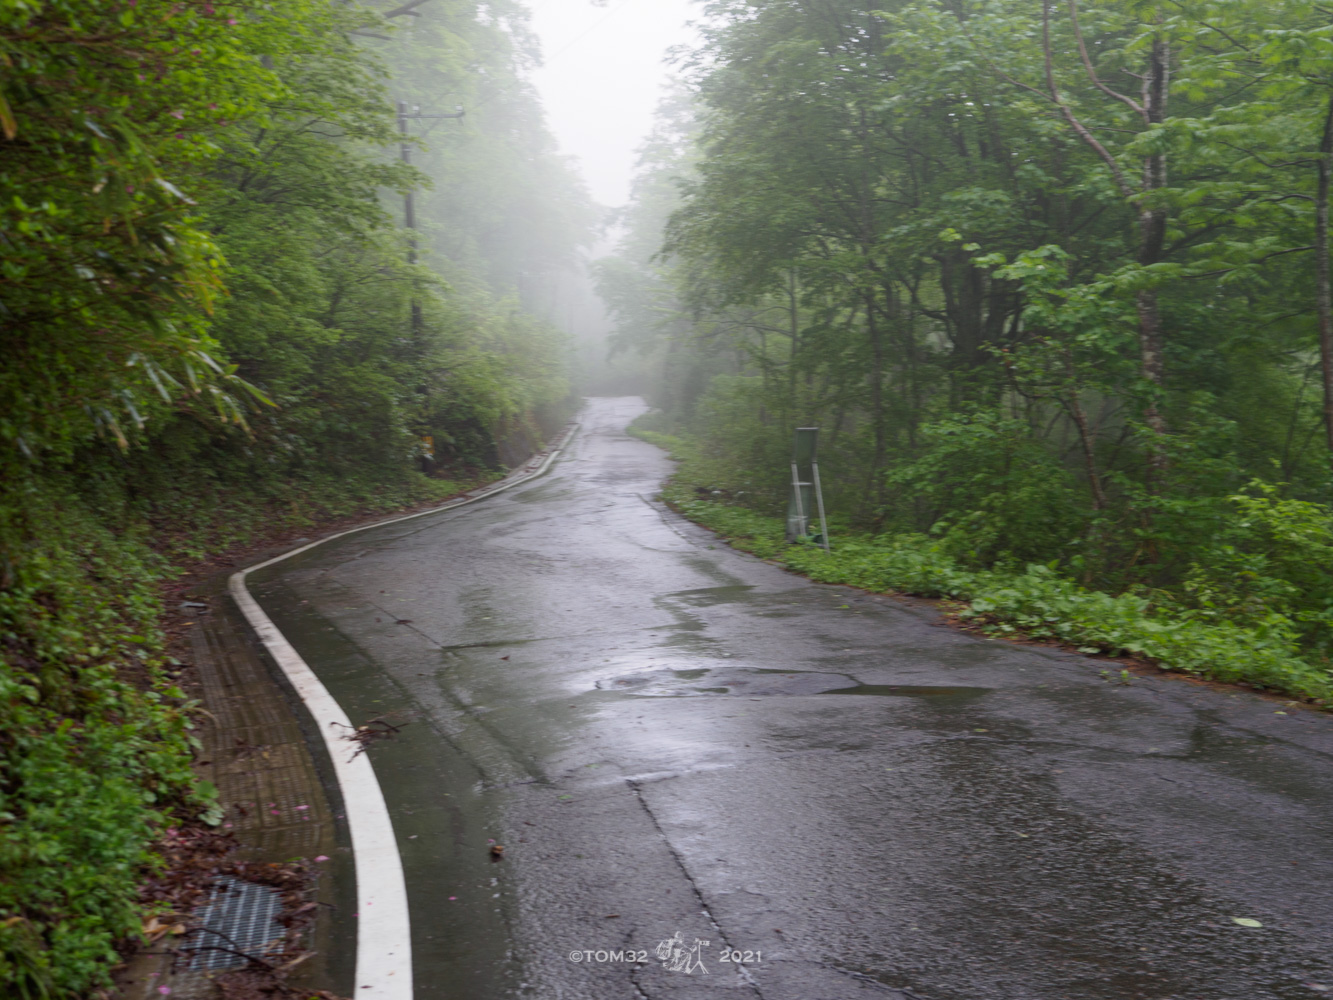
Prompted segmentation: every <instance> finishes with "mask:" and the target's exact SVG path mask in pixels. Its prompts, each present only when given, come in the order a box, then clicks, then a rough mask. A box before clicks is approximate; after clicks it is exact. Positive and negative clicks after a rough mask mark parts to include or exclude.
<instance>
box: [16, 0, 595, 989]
mask: <svg viewBox="0 0 1333 1000" xmlns="http://www.w3.org/2000/svg"><path fill="white" fill-rule="evenodd" d="M407 8H411V12H412V13H414V14H415V15H416V16H415V17H411V18H406V11H405V9H404V8H402V7H400V6H399V5H391V4H382V5H380V8H379V9H378V10H376V9H372V7H367V6H357V5H347V4H332V5H331V4H327V3H316V2H306V0H283V2H281V3H277V4H271V5H255V4H250V3H241V2H229V0H209V2H205V0H137V2H136V0H121V2H116V0H112V2H91V0H40V2H39V0H32V2H28V0H17V2H11V3H6V4H0V61H2V62H3V65H4V72H3V79H0V302H2V303H3V304H2V305H0V325H3V329H4V335H3V338H2V339H0V994H3V995H4V996H6V997H21V998H25V1000H35V998H43V1000H45V998H58V997H74V996H84V995H87V994H88V993H89V992H90V991H93V990H96V989H100V988H102V987H105V986H106V985H107V984H108V983H109V979H108V970H109V968H110V967H111V965H112V964H113V963H114V962H115V961H117V948H118V946H119V945H120V944H122V943H124V942H131V941H134V940H136V939H137V938H138V937H139V936H140V928H141V926H142V923H143V920H144V914H143V913H142V912H141V911H140V910H139V908H138V906H137V904H136V894H137V890H138V886H139V884H140V882H141V881H142V880H143V878H144V877H145V874H146V872H147V871H148V868H149V867H151V866H152V865H154V864H155V863H156V862H155V860H154V858H153V856H152V851H151V844H152V843H153V841H154V840H155V839H156V838H158V837H159V836H160V835H161V833H162V831H163V829H164V828H165V827H166V825H168V824H170V823H173V822H177V821H180V820H183V819H195V818H198V817H203V818H204V819H206V820H207V819H211V818H215V817H216V814H217V810H216V809H215V808H214V802H213V798H214V797H215V792H214V791H213V790H212V789H211V788H209V787H208V786H200V785H198V784H197V783H196V782H195V780H194V778H193V776H192V773H191V770H190V760H191V756H192V752H193V747H194V746H195V743H194V739H193V736H192V734H191V728H192V726H193V725H194V720H195V719H196V718H197V713H196V712H195V706H193V705H191V704H190V703H188V702H187V701H186V700H185V699H184V696H183V694H182V692H181V691H180V690H179V689H178V688H176V687H175V686H174V684H173V681H172V673H173V670H172V668H173V663H172V662H171V661H170V660H169V658H168V657H167V656H166V654H165V651H164V639H163V634H162V632H161V630H160V628H159V626H158V619H159V613H160V606H159V601H160V597H159V594H160V586H161V583H162V581H163V580H165V579H168V578H170V576H171V575H172V573H173V572H174V570H173V567H174V566H177V565H180V564H182V563H186V562H193V561H197V560H199V559H202V558H204V557H206V556H208V555H210V554H214V553H218V552H220V551H224V550H226V549H229V548H233V547H236V546H243V545H246V544H249V543H252V542H254V541H256V540H262V539H263V538H265V537H268V536H271V535H272V534H273V533H274V532H275V531H281V530H283V529H291V528H301V527H306V526H313V525H318V524H319V523H321V522H323V521H326V520H328V519H330V518H337V517H346V516H349V515H354V514H366V513H370V512H374V511H379V510H388V509H392V508H394V507H398V506H402V505H405V504H411V503H417V502H421V501H426V500H430V499H433V498H440V497H444V496H448V495H450V494H452V493H455V492H458V491H459V490H460V489H462V488H463V487H464V486H466V485H470V484H471V483H472V482H474V481H476V480H477V479H478V478H485V477H488V476H493V475H495V474H497V473H498V471H499V470H500V468H501V466H502V464H503V461H504V459H505V457H506V456H516V455H521V454H523V453H524V449H526V448H531V447H535V446H537V444H538V443H539V442H540V440H541V439H542V438H543V437H544V436H546V435H547V434H548V433H550V432H551V431H553V430H554V429H555V428H556V427H557V426H558V425H559V424H560V423H561V422H563V420H564V419H565V417H566V415H567V414H568V412H569V411H570V409H571V407H572V400H571V398H570V381H569V373H568V371H567V370H566V364H565V347H564V344H563V340H562V334H561V333H560V332H559V331H558V330H557V329H556V328H555V327H554V326H553V325H552V324H551V323H550V322H549V321H548V319H547V318H546V316H545V314H544V312H543V311H542V308H540V303H541V302H543V301H546V300H549V299H550V298H551V294H550V292H551V289H552V288H553V287H554V286H555V284H556V283H558V282H559V281H560V280H563V279H562V277H561V276H562V275H563V274H564V273H566V272H567V271H568V270H569V268H570V267H571V266H572V265H573V262H574V261H575V260H576V259H577V254H578V252H579V247H580V245H581V244H582V243H583V242H584V241H585V240H586V238H587V234H588V229H589V225H590V223H591V222H592V220H593V207H592V206H591V205H590V203H589V202H588V199H587V197H586V195H585V194H584V193H583V191H582V189H581V187H580V185H579V183H578V182H577V180H576V179H575V178H574V177H573V176H572V174H571V173H570V172H569V171H568V169H567V168H566V167H565V166H564V165H563V164H562V163H561V162H560V161H558V160H557V159H556V158H555V157H554V155H553V153H552V152H551V147H552V143H551V140H550V138H549V136H548V134H547V133H546V131H545V128H544V126H543V124H542V117H541V111H540V107H539V106H538V104H537V102H536V100H535V97H534V96H533V95H532V93H531V92H530V91H529V89H528V88H527V87H526V85H525V84H524V83H523V82H522V80H521V76H520V70H521V67H522V66H523V65H524V64H525V63H526V62H527V61H528V60H530V59H531V58H532V53H531V51H530V49H531V42H530V39H529V38H528V36H527V33H526V29H525V25H524V13H523V10H522V8H521V7H519V6H518V5H515V4H507V3H502V4H473V3H452V4H430V3H417V4H408V5H407ZM405 19H406V20H411V21H412V22H413V30H412V31H411V32H404V31H403V30H402V29H401V27H400V25H401V24H402V23H403V21H404V20H405ZM372 46H373V47H374V50H373V51H372V48H371V47H372ZM391 66H392V67H393V69H394V73H393V74H391V73H390V72H389V69H388V68H389V67H391ZM409 73H410V76H409V75H408V74H409ZM427 95H429V96H427ZM397 99H402V100H405V101H407V102H409V103H410V104H412V105H415V104H421V105H426V106H425V107H423V112H427V111H440V112H445V111H448V112H452V111H453V109H454V106H455V105H461V106H464V107H465V108H466V109H468V110H469V111H470V112H471V113H470V114H469V115H468V116H467V117H465V118H462V119H455V120H439V121H436V122H435V125H437V126H440V127H439V128H436V129H435V130H434V131H429V129H428V128H427V126H428V125H429V123H428V122H426V120H424V119H422V120H419V121H415V122H414V123H413V128H412V132H413V136H412V138H411V139H410V140H409V142H410V143H411V144H412V146H413V149H414V153H415V157H416V162H417V163H418V164H420V165H421V166H423V167H425V168H426V171H428V173H427V172H423V171H420V170H417V169H415V168H413V167H409V166H407V165H405V164H403V163H402V162H401V158H400V155H399V148H398V143H399V135H398V123H397V121H396V119H395V114H394V105H395V101H396V100H397ZM428 102H429V103H428ZM438 102H447V106H443V107H435V106H433V105H434V104H436V103H438ZM501 179H502V180H501ZM432 182H433V183H434V189H433V192H432V193H430V194H425V193H424V192H426V191H428V190H430V189H431V185H432ZM501 182H502V183H503V185H504V187H505V190H506V191H507V194H506V196H505V197H503V198H502V197H497V196H496V194H497V192H496V191H495V186H496V185H497V184H500V183H501ZM409 190H415V191H416V192H417V199H418V202H417V222H418V226H419V227H420V229H419V234H418V236H417V238H416V241H415V245H414V243H413V241H411V240H410V239H409V237H408V235H407V234H406V233H405V232H404V230H403V228H402V227H401V225H400V221H399V220H400V219H401V213H402V205H403V197H404V195H405V194H406V193H407V192H408V191H409ZM488 191H489V192H490V195H489V196H488V195H487V192H488ZM510 460H513V459H512V457H511V459H510Z"/></svg>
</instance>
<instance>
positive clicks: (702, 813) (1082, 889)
mask: <svg viewBox="0 0 1333 1000" xmlns="http://www.w3.org/2000/svg"><path fill="white" fill-rule="evenodd" d="M642 408H643V407H642V404H641V403H640V402H639V401H638V400H635V399H614V400H605V399H601V400H592V401H590V403H589V406H588V408H587V409H586V410H585V412H584V414H583V415H582V417H581V420H582V422H583V428H582V430H581V432H580V433H579V435H578V436H577V438H576V439H575V441H574V442H573V443H572V445H571V446H570V448H569V449H568V451H567V452H566V455H565V456H564V457H563V458H562V460H561V461H560V462H559V463H558V464H557V465H556V466H555V467H554V469H553V471H552V472H551V474H550V475H548V476H547V477H545V478H544V479H541V480H538V481H536V482H534V483H532V484H529V485H526V486H523V487H519V488H517V489H516V490H514V491H512V492H509V493H507V494H504V495H502V496H500V497H497V498H494V499H492V500H489V501H487V502H486V503H484V504H481V505H478V506H476V507H472V508H466V509H463V510H460V511H455V512H446V513H444V514H440V515H432V516H430V517H426V518H422V519H418V520H415V521H410V522H407V523H405V524H402V525H396V526H389V527H386V528H382V529H376V530H375V531H372V532H366V533H362V534H360V535H356V536H352V537H350V538H347V539H343V540H341V541H338V542H334V543H331V544H330V545H327V546H324V547H321V548H319V549H317V550H315V551H313V552H312V553H309V554H308V555H305V556H302V557H298V559H297V560H293V561H292V562H289V563H285V564H282V565H281V566H279V567H278V568H277V569H276V571H272V572H269V574H268V575H267V577H263V576H261V577H260V579H259V580H257V581H256V582H255V584H254V586H253V589H254V591H255V593H256V595H257V596H258V597H259V598H260V599H261V601H262V602H263V603H264V605H265V606H266V608H268V609H269V611H270V613H271V614H272V615H273V617H274V619H275V620H276V621H277V623H278V624H279V626H280V627H281V628H283V630H284V631H285V632H286V633H287V634H288V636H289V637H290V638H291V639H292V640H293V642H294V643H295V645H296V646H297V648H298V649H299V650H300V651H301V652H302V654H303V655H304V656H305V657H306V659H307V660H308V661H309V662H310V663H311V665H312V666H313V667H314V668H315V669H316V670H317V671H318V672H319V673H320V675H321V677H322V678H323V679H324V681H325V683H326V684H328V686H329V687H330V689H331V690H332V692H333V693H334V695H335V696H336V697H337V698H338V699H339V701H341V702H342V704H343V705H344V706H345V707H346V708H347V710H348V714H349V715H350V716H351V717H352V718H353V720H356V721H361V720H364V719H367V718H371V717H373V716H378V715H384V716H386V717H388V718H389V719H391V720H392V721H398V722H401V721H409V722H410V724H409V725H408V726H407V727H406V728H404V729H403V731H402V734H401V735H400V736H399V737H398V738H396V739H394V740H392V741H390V742H386V743H383V744H380V745H377V746H376V747H375V748H374V749H373V750H372V759H373V761H374V764H375V769H376V772H377V773H378V774H379V776H380V780H381V782H382V783H383V784H384V786H385V794H386V796H387V798H388V801H389V804H390V808H391V811H392V813H393V819H394V824H395V828H396V830H397V831H398V837H399V842H400V846H401V849H402V851H403V857H404V864H405V867H406V869H407V877H408V889H409V894H410V897H411V898H410V904H411V910H412V921H413V944H414V948H415V973H416V982H417V996H418V997H421V998H461V1000H498V998H502V997H517V996H522V997H538V998H542V1000H547V998H549V1000H563V998H589V1000H602V998H607V1000H611V998H615V1000H621V998H631V1000H633V998H645V997H647V998H653V1000H656V998H659V997H660V998H663V1000H666V998H672V1000H692V998H704V997H708V998H714V997H737V998H743V997H761V998H766V1000H850V998H863V997H866V998H869V997H889V998H894V997H907V998H920V1000H989V998H1004V1000H1028V998H1032V1000H1038V998H1040V1000H1084V998H1087V1000H1094V998H1095V1000H1111V998H1116V1000H1120V998H1139V997H1143V998H1154V1000H1158V998H1161V1000H1164V998H1173V1000H1263V998H1283V1000H1288V998H1290V1000H1297V998H1311V997H1319V996H1329V995H1333V990H1329V989H1325V988H1324V987H1333V968H1331V965H1333V949H1331V948H1330V945H1331V944H1333V892H1331V891H1330V890H1333V837H1331V835H1333V718H1329V717H1326V716H1321V715H1316V714H1314V713H1312V712H1308V711H1305V710H1302V709H1299V708H1296V707H1290V708H1287V707H1284V706H1283V705H1282V704H1280V703H1274V702H1272V701H1268V700H1262V699H1260V698H1258V697H1255V696H1252V695H1248V694H1241V693H1234V692H1227V691H1213V690H1209V689H1207V688H1204V687H1202V686H1200V685H1195V684H1190V683H1188V682H1184V681H1180V680H1174V679H1151V678H1149V679H1142V678H1134V679H1133V681H1132V683H1131V684H1130V685H1128V686H1126V685H1124V684H1121V683H1119V678H1118V669H1117V670H1113V672H1112V679H1111V680H1106V679H1104V678H1103V677H1101V676H1100V672H1101V671H1102V670H1104V669H1106V668H1107V667H1108V666H1112V667H1113V666H1114V665H1111V664H1106V663H1102V662H1098V661H1094V660H1088V659H1084V658H1080V657H1077V656H1071V655H1065V654H1060V653H1056V652H1048V651H1045V650H1038V649H1030V648H1022V647H1016V646H1012V645H1008V644H1005V643H1001V642H995V641H989V640H985V639H978V638H974V637H970V636H967V635H963V634H959V633H957V632H954V631H951V630H949V629H947V628H942V627H938V626H937V624H936V621H935V616H934V615H933V613H932V612H930V611H929V610H928V609H924V610H923V609H918V608H913V607H909V606H907V605H905V604H903V603H900V602H896V601H894V600H892V599H890V598H881V597H873V596H868V595H863V594H859V593H857V592H854V591H851V590H847V589H844V588H838V587H827V586H820V585H815V584H811V583H809V582H807V581H805V580H802V579H800V578H797V577H794V576H791V575H789V574H786V573H784V572H783V571H781V570H779V569H778V568H776V567H774V566H771V565H768V564H766V563H764V562H761V561H759V560H756V559H753V558H750V557H748V556H745V555H742V554H739V553H736V552H734V551H731V550H730V549H727V548H726V547H724V546H722V545H720V544H718V543H717V542H716V541H715V540H714V539H713V537H712V536H711V535H709V534H708V533H706V532H704V531H702V530H701V529H698V528H696V527H694V526H693V525H690V524H688V523H687V522H684V521H682V520H681V519H680V518H678V517H676V516H675V515H673V514H671V513H670V512H669V511H667V510H665V509H664V508H663V507H662V506H661V505H660V504H659V503H657V502H656V501H655V500H654V499H653V497H654V494H655V490H656V488H657V486H658V484H659V483H660V482H661V480H662V479H663V478H664V477H665V476H666V475H668V474H669V471H670V463H669V462H668V461H667V460H666V459H665V457H664V456H663V454H662V453H661V452H660V451H658V450H657V449H656V448H653V447H651V446H650V445H647V444H644V443H642V442H640V441H637V440H634V439H632V438H629V437H627V436H626V435H625V434H624V433H623V428H624V427H625V425H626V424H627V423H628V422H629V420H630V419H632V418H633V417H634V416H635V415H637V413H639V412H641V410H642ZM830 471H832V470H830ZM1279 712H1286V713H1287V714H1278V713H1279ZM492 841H495V842H499V843H501V844H503V845H504V846H505V848H506V852H505V856H504V860H503V861H501V862H498V863H495V862H492V861H490V859H489V844H490V842H492ZM1234 917H1242V918H1247V919H1252V920H1258V921H1260V922H1261V923H1262V925H1263V926H1262V927H1261V928H1257V929H1256V928H1247V927H1242V926H1240V925H1238V924H1236V923H1235V922H1234V920H1233V918H1234ZM677 934H679V942H678V945H677V947H679V946H680V945H681V944H683V946H684V949H685V951H684V952H683V953H680V952H678V953H677V954H676V956H675V960H676V964H677V966H688V967H689V971H688V972H686V971H684V969H683V968H677V969H675V970H673V969H671V968H667V967H664V964H663V962H661V961H659V960H658V955H657V949H658V946H659V944H661V943H662V942H664V941H669V940H671V939H673V937H674V936H675V935H677ZM696 941H699V942H707V944H703V945H700V946H699V948H698V949H697V951H691V949H692V948H693V947H694V945H695V942H696ZM599 950H600V951H603V952H606V953H608V955H607V956H606V960H599V958H600V956H598V955H596V954H594V955H592V956H591V957H590V960H589V957H588V956H587V955H586V954H584V953H586V952H588V951H592V952H596V951H599ZM731 950H736V951H740V952H742V953H752V954H750V955H749V961H748V962H746V963H744V964H743V965H738V964H737V963H735V962H727V961H722V960H721V959H722V957H723V955H724V953H727V952H730V951H731ZM576 951H577V952H580V958H583V959H585V960H582V961H578V962H575V961H572V960H571V958H570V953H571V952H576ZM618 951H628V952H630V953H631V955H632V954H633V953H643V952H646V958H647V961H646V962H645V963H642V964H639V963H634V962H628V961H615V960H613V959H614V955H612V954H610V953H614V952H618ZM668 954H669V952H668ZM627 957H629V956H627ZM696 958H698V959H701V960H702V966H703V968H702V969H701V968H700V967H699V965H698V964H697V962H696V961H695V959H696ZM669 963H670V959H669V960H668V964H669ZM705 969H706V972H705V971H703V970H705Z"/></svg>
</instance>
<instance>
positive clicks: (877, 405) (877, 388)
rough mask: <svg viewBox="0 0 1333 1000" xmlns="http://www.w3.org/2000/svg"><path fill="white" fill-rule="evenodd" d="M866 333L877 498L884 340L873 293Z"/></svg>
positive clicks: (868, 301) (882, 449)
mask: <svg viewBox="0 0 1333 1000" xmlns="http://www.w3.org/2000/svg"><path fill="white" fill-rule="evenodd" d="M866 332H867V333H868V334H869V335H870V412H871V420H872V422H873V425H874V431H875V456H874V461H873V463H872V468H871V475H872V476H873V477H874V494H875V496H876V497H879V496H880V494H881V493H882V492H883V491H882V488H881V484H880V481H879V480H880V475H879V474H880V472H881V471H882V470H883V468H884V455H885V451H886V449H885V439H884V340H883V337H882V336H881V335H880V330H879V323H878V322H877V321H876V320H875V301H874V293H873V292H867V293H866Z"/></svg>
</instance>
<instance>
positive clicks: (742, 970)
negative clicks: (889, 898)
mask: <svg viewBox="0 0 1333 1000" xmlns="http://www.w3.org/2000/svg"><path fill="white" fill-rule="evenodd" d="M625 784H627V785H629V787H630V788H631V789H632V790H633V791H634V797H635V798H636V799H638V801H639V806H640V807H641V808H642V809H643V811H644V812H645V813H646V814H647V815H648V820H649V821H650V822H651V823H652V824H653V829H654V830H656V831H657V834H658V836H659V837H661V838H662V843H663V844H664V845H665V846H666V849H667V851H668V852H669V853H670V854H671V857H672V859H673V860H674V861H675V862H676V867H677V868H679V869H680V873H681V874H682V875H683V876H685V881H686V882H688V883H689V884H690V890H691V891H692V892H693V893H694V898H695V899H697V900H698V901H699V908H700V910H702V911H703V914H704V916H706V917H707V918H708V922H709V923H710V924H712V925H713V930H715V931H717V935H718V937H719V938H720V939H721V940H722V942H723V944H725V945H726V946H727V948H728V950H729V951H736V950H737V948H736V946H735V945H733V944H732V943H731V939H730V938H729V937H727V932H726V931H724V930H723V929H722V925H721V924H719V923H718V922H717V918H716V917H714V916H713V910H712V908H711V907H710V906H709V905H708V901H707V900H706V899H704V894H703V891H702V890H701V889H700V888H699V883H698V882H696V881H695V880H694V876H693V875H691V874H690V870H689V868H687V867H686V866H685V859H684V858H682V857H681V856H680V852H679V851H677V850H676V846H675V845H674V844H673V843H671V838H670V837H668V836H667V835H666V831H665V830H663V829H662V824H661V823H659V822H658V820H657V816H656V815H655V814H654V813H653V810H652V808H651V807H650V806H649V805H648V800H647V799H645V798H644V797H643V790H642V789H641V788H640V787H639V782H638V781H636V780H634V779H633V778H626V779H625ZM734 964H735V966H736V971H737V972H738V973H739V974H740V977H741V979H742V980H744V981H745V984H746V985H747V986H749V987H750V989H751V990H753V991H754V995H755V996H757V997H759V1000H763V998H764V994H763V992H762V991H761V990H760V989H759V984H758V983H756V982H755V981H754V977H753V976H752V975H750V970H749V969H747V968H746V967H745V966H744V965H741V964H740V963H734ZM636 985H637V984H636Z"/></svg>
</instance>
